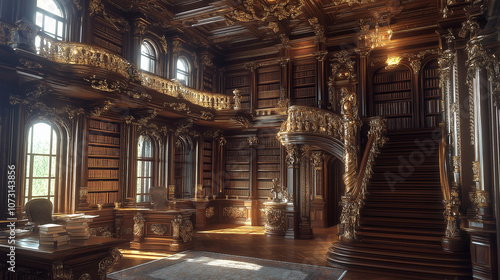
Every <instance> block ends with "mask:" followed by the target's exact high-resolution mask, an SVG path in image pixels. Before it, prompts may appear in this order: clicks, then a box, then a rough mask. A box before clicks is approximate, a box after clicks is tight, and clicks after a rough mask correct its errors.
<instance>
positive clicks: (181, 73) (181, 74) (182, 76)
mask: <svg viewBox="0 0 500 280" xmlns="http://www.w3.org/2000/svg"><path fill="white" fill-rule="evenodd" d="M176 78H177V79H178V80H179V82H180V83H181V84H183V85H185V86H188V85H189V63H188V61H187V59H186V58H184V57H180V58H179V59H177V71H176Z"/></svg>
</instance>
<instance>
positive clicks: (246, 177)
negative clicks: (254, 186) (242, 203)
mask: <svg viewBox="0 0 500 280" xmlns="http://www.w3.org/2000/svg"><path fill="white" fill-rule="evenodd" d="M225 147H226V151H225V152H226V166H225V167H226V174H227V175H226V179H225V188H224V195H228V196H229V197H235V196H240V197H248V196H249V195H250V176H251V174H250V147H249V145H248V140H247V138H246V137H228V138H227V144H226V146H225Z"/></svg>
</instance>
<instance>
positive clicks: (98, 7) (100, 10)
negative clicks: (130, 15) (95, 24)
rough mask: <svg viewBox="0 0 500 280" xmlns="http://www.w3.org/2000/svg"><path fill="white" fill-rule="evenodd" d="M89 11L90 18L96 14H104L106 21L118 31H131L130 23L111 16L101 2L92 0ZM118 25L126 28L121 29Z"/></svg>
mask: <svg viewBox="0 0 500 280" xmlns="http://www.w3.org/2000/svg"><path fill="white" fill-rule="evenodd" d="M89 11H90V16H92V15H94V14H96V15H97V14H102V16H103V17H104V19H105V20H106V21H107V22H108V23H109V24H111V25H112V26H113V27H114V28H115V29H116V30H118V31H128V30H129V29H130V26H129V24H128V22H127V21H126V20H125V19H124V18H119V17H114V16H111V15H109V14H108V13H107V12H106V10H105V9H104V5H103V4H102V3H101V0H91V1H90V4H89ZM117 24H121V25H123V26H124V28H123V29H122V28H120V27H119V26H118V25H117Z"/></svg>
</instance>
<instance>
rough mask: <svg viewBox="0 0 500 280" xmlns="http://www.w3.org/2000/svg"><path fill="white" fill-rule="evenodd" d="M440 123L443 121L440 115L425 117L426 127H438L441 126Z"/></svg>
mask: <svg viewBox="0 0 500 280" xmlns="http://www.w3.org/2000/svg"><path fill="white" fill-rule="evenodd" d="M440 121H441V116H439V115H436V116H426V117H425V126H426V127H436V126H438V125H439V122H440Z"/></svg>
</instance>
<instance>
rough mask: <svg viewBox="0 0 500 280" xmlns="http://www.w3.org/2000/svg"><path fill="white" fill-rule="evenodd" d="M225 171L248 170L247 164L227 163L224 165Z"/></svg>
mask: <svg viewBox="0 0 500 280" xmlns="http://www.w3.org/2000/svg"><path fill="white" fill-rule="evenodd" d="M247 160H248V158H247ZM226 171H249V168H248V164H228V165H226Z"/></svg>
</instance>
